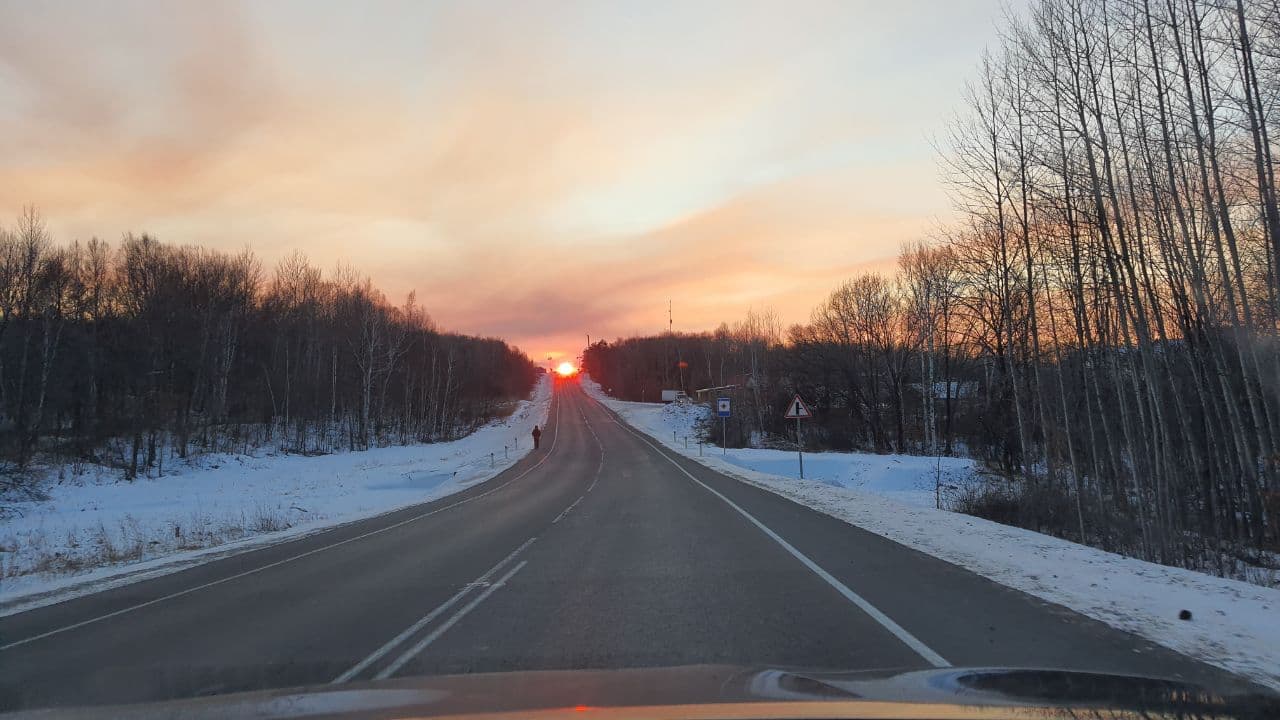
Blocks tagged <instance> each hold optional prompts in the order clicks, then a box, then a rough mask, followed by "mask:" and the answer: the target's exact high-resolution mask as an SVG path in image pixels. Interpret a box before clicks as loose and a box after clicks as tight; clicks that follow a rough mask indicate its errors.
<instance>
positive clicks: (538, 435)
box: [533, 425, 542, 450]
mask: <svg viewBox="0 0 1280 720" xmlns="http://www.w3.org/2000/svg"><path fill="white" fill-rule="evenodd" d="M541 442H542V430H540V429H538V426H537V425H534V426H533V449H534V450H537V449H538V445H539V444H541Z"/></svg>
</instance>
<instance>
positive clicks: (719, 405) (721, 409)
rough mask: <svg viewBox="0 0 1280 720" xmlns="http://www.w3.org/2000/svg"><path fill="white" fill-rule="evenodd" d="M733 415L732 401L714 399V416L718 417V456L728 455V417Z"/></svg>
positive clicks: (722, 398) (719, 398)
mask: <svg viewBox="0 0 1280 720" xmlns="http://www.w3.org/2000/svg"><path fill="white" fill-rule="evenodd" d="M732 414H733V399H732V398H727V397H718V398H716V415H717V416H719V417H720V454H721V455H728V454H729V417H730V416H731V415H732Z"/></svg>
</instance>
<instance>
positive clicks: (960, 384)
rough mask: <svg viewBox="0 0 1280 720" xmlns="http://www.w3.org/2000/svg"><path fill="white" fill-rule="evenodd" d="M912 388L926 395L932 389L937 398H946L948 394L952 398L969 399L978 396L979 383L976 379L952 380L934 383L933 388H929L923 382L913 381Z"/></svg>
mask: <svg viewBox="0 0 1280 720" xmlns="http://www.w3.org/2000/svg"><path fill="white" fill-rule="evenodd" d="M911 389H912V390H915V391H916V392H917V393H918V394H920V395H922V396H925V397H927V396H928V392H929V391H930V390H932V393H933V397H934V399H937V400H946V399H947V397H948V394H949V395H950V397H951V399H952V400H968V399H970V398H973V397H976V396H977V394H978V383H977V381H975V380H952V381H950V382H946V381H943V382H936V383H933V386H932V387H931V388H927V387H926V386H925V385H924V384H923V383H911ZM948 391H950V393H948Z"/></svg>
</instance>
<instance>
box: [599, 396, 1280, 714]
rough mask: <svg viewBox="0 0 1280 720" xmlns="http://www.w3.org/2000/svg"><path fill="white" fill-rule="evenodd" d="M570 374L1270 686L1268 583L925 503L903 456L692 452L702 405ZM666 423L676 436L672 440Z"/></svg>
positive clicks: (1015, 580)
mask: <svg viewBox="0 0 1280 720" xmlns="http://www.w3.org/2000/svg"><path fill="white" fill-rule="evenodd" d="M582 384H583V387H584V388H585V389H586V390H587V392H588V393H589V394H591V395H592V396H593V397H595V398H597V399H599V400H600V401H601V402H603V403H604V404H605V405H606V406H607V407H609V408H611V409H612V410H614V411H615V412H617V413H618V414H619V415H620V416H621V417H622V418H623V419H625V420H626V421H627V422H628V423H629V424H631V425H633V426H634V427H636V428H638V429H640V430H642V431H644V432H645V433H646V434H648V435H651V436H652V437H653V438H654V439H656V440H658V441H660V442H662V443H663V444H664V445H666V446H667V447H668V448H671V449H673V450H675V451H677V452H679V453H682V454H684V455H686V456H689V457H692V458H693V459H695V460H697V461H699V462H701V463H703V464H705V465H707V466H709V467H712V468H714V469H716V470H718V471H720V472H722V473H724V474H726V475H729V476H732V477H735V478H738V479H740V480H743V481H746V482H749V483H752V484H754V485H758V486H759V487H762V488H765V489H767V490H770V491H772V492H775V493H777V494H779V495H782V496H784V497H787V498H790V499H791V500H794V501H796V502H798V503H801V504H803V505H806V506H808V507H811V508H813V509H815V510H818V511H820V512H824V513H826V514H828V515H831V516H832V517H836V518H839V519H841V520H844V521H845V522H848V523H850V524H852V525H856V526H858V527H860V528H864V529H866V530H869V531H871V532H874V533H876V534H878V535H882V536H884V537H887V538H889V539H891V540H894V541H896V542H899V543H902V544H903V545H906V546H908V547H911V548H915V549H916V550H920V551H922V552H926V553H929V554H930V555H933V556H934V557H938V558H941V559H943V560H946V561H948V562H952V563H955V564H956V565H959V566H961V567H964V568H967V569H969V570H971V571H973V572H976V573H978V574H979V575H982V576H984V577H987V578H990V579H991V580H994V581H996V582H999V583H1001V584H1003V585H1006V586H1008V587H1011V588H1015V589H1017V590H1022V591H1024V592H1027V593H1029V594H1031V595H1034V596H1036V597H1039V598H1042V599H1044V600H1047V601H1049V602H1053V603H1057V604H1059V605H1064V606H1066V607H1068V608H1071V609H1072V610H1075V611H1076V612H1078V613H1080V614H1082V615H1086V616H1088V617H1091V618H1094V619H1096V620H1100V621H1102V622H1105V623H1107V624H1108V625H1111V626H1112V627H1116V628H1119V629H1121V630H1126V631H1129V632H1132V633H1135V634H1137V635H1141V636H1142V637H1144V638H1146V639H1148V640H1150V641H1152V642H1154V643H1158V644H1160V645H1163V646H1165V647H1168V648H1171V649H1173V650H1176V651H1178V652H1181V653H1184V654H1186V655H1189V656H1191V657H1195V658H1198V659H1200V660H1202V661H1204V662H1207V663H1211V664H1213V665H1217V666H1218V667H1221V668H1224V669H1226V670H1229V671H1231V672H1235V673H1239V674H1241V675H1244V676H1246V677H1249V678H1251V679H1253V680H1255V681H1257V682H1259V683H1261V684H1264V685H1267V686H1270V687H1272V688H1276V689H1280V590H1277V589H1274V588H1265V587H1260V586H1258V585H1252V584H1250V583H1246V582H1241V581H1238V580H1228V579H1224V578H1219V577H1214V576H1212V575H1207V574H1205V573H1200V572H1196V571H1193V570H1184V569H1181V568H1172V567H1166V566H1164V565H1157V564H1155V563H1149V562H1144V561H1142V560H1135V559H1133V558H1129V557H1124V556H1122V555H1116V554H1114V553H1109V552H1104V551H1102V550H1098V549H1096V548H1091V547H1087V546H1085V545H1080V544H1077V543H1073V542H1070V541H1067V540H1061V539H1059V538H1054V537H1050V536H1048V535H1042V534H1040V533H1036V532H1032V531H1030V530H1023V529H1021V528H1015V527H1010V526H1007V525H1000V524H998V523H994V522H990V521H988V520H983V519H981V518H976V517H972V516H969V515H962V514H959V513H953V512H948V511H945V510H937V509H935V508H934V507H933V500H932V497H931V493H928V494H929V495H930V497H929V500H928V502H921V501H922V500H923V495H922V494H921V493H922V490H921V489H920V488H919V487H916V486H915V485H913V482H916V481H912V480H911V478H912V474H913V472H915V471H913V470H912V469H911V467H912V463H911V461H910V460H908V459H907V458H903V457H901V456H897V457H895V456H880V455H865V454H860V453H822V454H820V455H814V456H810V455H805V474H806V475H808V474H809V472H810V466H811V462H814V465H813V467H814V468H815V469H814V473H815V475H817V476H819V477H821V478H822V480H798V479H795V456H794V454H792V453H781V454H782V455H789V456H790V460H791V465H790V466H787V465H786V463H785V460H784V459H783V458H780V457H777V455H778V454H779V452H778V451H773V450H730V451H729V452H728V455H727V456H722V455H720V454H719V453H720V450H719V448H711V449H704V450H703V452H704V455H703V456H702V457H699V456H698V448H697V444H696V441H692V440H691V444H690V447H691V449H690V450H686V449H685V447H684V441H683V439H682V438H683V435H684V434H686V433H687V434H689V435H690V436H691V437H693V436H694V433H692V432H690V430H691V429H692V428H694V427H696V423H697V420H698V419H700V418H701V417H703V416H704V413H705V412H706V410H705V409H704V408H700V407H698V406H684V407H680V408H675V409H672V408H671V407H670V406H662V405H657V404H654V403H632V402H622V401H619V400H615V399H613V398H610V397H608V396H607V395H605V394H604V393H603V392H602V391H601V389H600V386H599V385H598V384H596V383H594V382H592V381H591V380H590V379H589V378H586V377H584V378H583V380H582ZM690 416H693V418H692V419H691V417H690ZM673 430H674V431H675V432H676V435H677V437H679V438H681V439H680V440H678V441H673V438H672V431H673ZM810 457H814V458H822V460H821V461H811V460H810ZM895 460H901V462H895ZM912 460H921V461H925V462H926V464H927V463H931V462H932V461H933V460H932V458H916V459H912ZM949 466H950V468H951V471H952V472H953V475H952V477H953V479H956V480H960V479H962V478H959V477H957V475H956V474H957V473H963V472H964V468H963V466H961V465H949ZM861 468H866V470H860V469H861ZM881 468H883V470H882V469H881ZM916 470H917V471H918V470H921V468H920V466H917V467H916ZM775 473H776V474H775ZM918 477H919V476H917V478H918ZM845 478H849V479H848V480H846V479H845ZM824 480H825V482H824ZM929 482H932V480H931V479H930V480H929ZM1184 609H1185V610H1190V611H1191V613H1192V619H1191V620H1190V621H1183V620H1179V619H1178V613H1179V612H1180V611H1181V610H1184Z"/></svg>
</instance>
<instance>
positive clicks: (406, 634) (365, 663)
mask: <svg viewBox="0 0 1280 720" xmlns="http://www.w3.org/2000/svg"><path fill="white" fill-rule="evenodd" d="M534 540H537V538H536V537H531V538H529V539H528V540H525V541H524V543H523V544H522V545H521V546H520V547H518V548H516V549H515V550H512V551H511V554H509V555H507V556H506V557H505V558H503V559H502V560H500V561H498V564H497V565H494V566H493V567H491V568H489V569H488V570H487V571H486V572H485V574H483V575H481V576H480V577H478V578H476V579H475V580H473V581H471V582H469V583H467V584H466V585H463V586H462V589H461V590H459V591H458V592H457V593H456V594H454V596H453V597H451V598H449V599H448V600H445V601H444V602H443V603H441V604H440V605H439V606H438V607H436V609H435V610H432V611H431V612H429V613H427V614H426V615H424V616H423V617H422V619H420V620H418V621H417V622H415V623H414V624H412V625H410V626H409V627H407V628H405V630H404V631H403V632H401V633H400V634H399V635H396V636H395V637H393V638H391V639H390V640H388V641H387V642H386V643H384V644H383V645H382V647H380V648H378V649H377V650H374V651H373V652H372V653H370V654H369V656H368V657H366V658H365V659H364V660H361V661H360V662H358V663H356V665H355V666H354V667H352V668H351V669H350V670H347V671H346V672H344V673H342V674H341V675H339V676H338V677H336V678H334V679H333V680H330V681H329V684H330V685H338V684H341V683H344V682H347V681H348V680H350V679H352V678H354V677H355V676H356V675H359V674H360V673H362V672H364V671H365V670H366V669H367V668H368V667H369V666H370V665H372V664H374V663H375V662H377V661H379V660H381V659H382V658H383V656H385V655H386V654H387V653H389V652H391V651H392V650H394V649H395V648H396V647H397V646H398V645H400V643H402V642H404V641H405V640H407V639H409V638H410V637H411V636H412V635H413V634H414V633H416V632H418V631H419V630H421V629H422V628H424V627H426V626H427V625H428V624H430V623H431V621H432V620H435V619H436V618H437V617H439V616H440V615H441V614H442V613H444V612H445V611H446V610H448V609H449V608H451V607H453V606H454V605H456V604H457V602H458V601H459V600H461V599H462V598H463V597H465V596H466V595H467V593H469V592H471V591H472V590H474V589H475V588H476V587H478V586H479V585H480V583H484V582H487V581H488V580H489V578H490V577H492V576H493V574H494V573H496V572H498V571H499V570H501V569H502V567H503V566H504V565H506V564H507V563H509V562H511V561H512V560H514V559H515V557H516V556H517V555H519V554H520V553H521V552H523V551H524V550H525V548H527V547H529V546H530V545H532V544H533V541H534Z"/></svg>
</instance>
